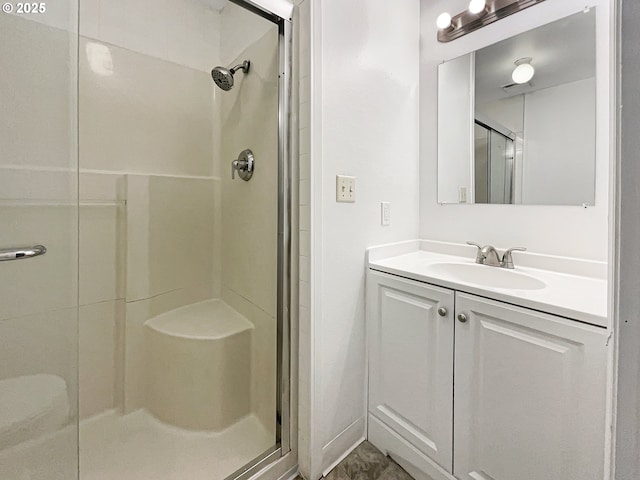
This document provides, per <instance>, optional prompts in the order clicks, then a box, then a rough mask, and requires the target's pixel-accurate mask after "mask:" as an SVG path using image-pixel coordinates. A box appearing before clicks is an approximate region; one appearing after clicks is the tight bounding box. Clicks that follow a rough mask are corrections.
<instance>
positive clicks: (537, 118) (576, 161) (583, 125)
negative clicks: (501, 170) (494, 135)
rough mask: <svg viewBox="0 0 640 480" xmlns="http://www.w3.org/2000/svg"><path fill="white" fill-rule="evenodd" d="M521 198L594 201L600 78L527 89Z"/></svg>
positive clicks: (543, 201)
mask: <svg viewBox="0 0 640 480" xmlns="http://www.w3.org/2000/svg"><path fill="white" fill-rule="evenodd" d="M524 98H525V104H524V129H525V136H524V161H523V167H524V172H523V192H522V201H523V203H526V204H536V205H580V204H581V203H587V204H589V205H591V204H593V193H592V192H593V188H594V185H595V155H594V151H595V147H596V142H595V130H596V111H595V79H594V78H590V79H586V80H580V81H577V82H571V83H566V84H562V85H559V86H557V87H553V88H545V89H543V90H537V91H535V92H531V93H527V94H526V95H525V96H524Z"/></svg>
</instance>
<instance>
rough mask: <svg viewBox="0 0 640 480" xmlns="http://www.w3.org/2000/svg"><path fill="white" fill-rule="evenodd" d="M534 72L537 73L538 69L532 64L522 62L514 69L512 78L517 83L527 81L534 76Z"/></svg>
mask: <svg viewBox="0 0 640 480" xmlns="http://www.w3.org/2000/svg"><path fill="white" fill-rule="evenodd" d="M534 73H536V70H535V68H533V66H532V65H531V64H529V63H521V64H520V65H518V66H517V67H516V68H515V69H514V70H513V73H512V74H511V78H512V79H513V81H514V82H515V83H527V82H528V81H529V80H531V79H532V78H533V74H534Z"/></svg>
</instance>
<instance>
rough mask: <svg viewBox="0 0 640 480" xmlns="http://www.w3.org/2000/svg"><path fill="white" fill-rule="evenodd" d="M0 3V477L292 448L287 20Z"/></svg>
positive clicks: (210, 464) (31, 477)
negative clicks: (1, 226) (28, 6)
mask: <svg viewBox="0 0 640 480" xmlns="http://www.w3.org/2000/svg"><path fill="white" fill-rule="evenodd" d="M5 5H9V6H8V7H6V6H5V7H3V12H4V13H0V64H1V65H2V67H3V73H2V75H0V105H2V109H1V110H0V220H1V222H2V225H3V228H2V229H1V230H0V283H1V284H2V286H3V288H2V290H1V291H0V478H2V479H3V480H27V479H28V480H70V479H74V478H75V479H79V480H98V479H116V478H117V479H119V480H151V479H153V480H178V479H180V480H183V479H189V480H200V479H202V480H205V479H206V480H216V479H220V480H222V479H244V478H249V477H251V476H253V475H255V474H256V473H257V472H258V471H261V470H262V469H264V468H265V467H269V466H273V465H276V464H277V463H278V462H281V461H282V460H283V459H284V458H285V457H287V456H288V454H289V453H290V450H291V436H290V417H291V414H290V407H291V389H290V359H291V354H290V352H291V348H290V346H291V345H290V343H291V342H290V340H291V339H290V331H291V330H290V320H291V319H290V313H289V312H290V310H291V309H290V306H291V303H292V302H291V284H292V270H291V238H292V234H291V219H292V212H291V208H292V207H291V205H292V202H291V193H292V192H291V184H292V182H291V176H292V166H291V157H292V155H291V141H290V136H291V135H290V129H291V127H290V122H291V116H290V92H291V85H292V80H291V77H292V69H291V56H292V53H291V52H292V14H293V6H292V5H291V4H290V3H289V2H287V1H286V0H280V1H268V0H230V1H223V0H172V1H170V2H152V1H146V0H135V1H134V0H132V1H127V2H125V1H123V0H110V1H104V0H102V1H100V0H81V1H74V0H67V1H62V2H45V3H40V4H38V5H39V7H38V8H37V9H29V13H25V11H24V7H21V8H20V9H19V8H18V4H17V3H12V2H9V3H6V4H5ZM293 281H295V279H293ZM289 457H290V456H289ZM267 470H268V469H267Z"/></svg>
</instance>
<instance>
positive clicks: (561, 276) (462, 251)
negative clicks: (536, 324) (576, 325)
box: [367, 240, 607, 327]
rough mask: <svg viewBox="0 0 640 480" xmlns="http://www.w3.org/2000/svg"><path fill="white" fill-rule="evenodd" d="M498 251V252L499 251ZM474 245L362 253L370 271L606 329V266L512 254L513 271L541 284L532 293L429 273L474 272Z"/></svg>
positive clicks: (400, 246)
mask: <svg viewBox="0 0 640 480" xmlns="http://www.w3.org/2000/svg"><path fill="white" fill-rule="evenodd" d="M498 250H499V251H500V252H502V250H501V249H498ZM475 258H476V248H475V247H473V246H467V245H460V244H451V243H445V242H433V241H425V240H412V241H409V242H402V243H397V244H392V245H385V246H381V247H373V248H370V249H368V250H367V263H368V266H369V268H371V269H373V270H377V271H380V272H386V273H390V274H393V275H398V276H401V277H405V278H410V279H413V280H417V281H420V282H425V283H430V284H433V285H439V286H442V287H447V288H451V289H454V290H458V291H462V292H467V293H472V294H475V295H480V296H483V297H487V298H491V299H494V300H499V301H503V302H507V303H511V304H514V305H520V306H523V307H527V308H532V309H535V310H539V311H542V312H547V313H552V314H555V315H561V316H563V317H567V318H571V319H575V320H579V321H582V322H585V323H590V324H592V325H598V326H601V327H606V326H607V280H606V271H607V269H606V263H604V262H594V261H589V260H581V259H573V258H567V257H553V256H547V255H539V254H531V253H520V252H514V254H513V260H514V264H515V269H514V270H511V272H515V273H520V274H524V275H528V276H529V277H532V278H534V279H537V280H539V281H541V282H543V283H544V287H542V288H536V289H515V288H497V287H487V286H485V285H481V284H476V283H472V282H470V281H467V280H465V279H461V278H460V277H459V276H458V277H455V278H454V277H453V276H450V275H447V274H446V273H442V272H439V271H437V269H433V268H431V267H432V266H433V265H435V264H441V263H457V264H468V265H476V266H477V267H478V268H499V267H489V266H483V265H477V264H476V263H475Z"/></svg>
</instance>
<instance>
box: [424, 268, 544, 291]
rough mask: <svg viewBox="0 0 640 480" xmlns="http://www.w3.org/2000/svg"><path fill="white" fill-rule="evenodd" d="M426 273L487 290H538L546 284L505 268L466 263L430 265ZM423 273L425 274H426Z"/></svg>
mask: <svg viewBox="0 0 640 480" xmlns="http://www.w3.org/2000/svg"><path fill="white" fill-rule="evenodd" d="M426 272H428V273H433V274H434V275H437V276H438V277H443V278H450V279H451V280H454V281H459V282H468V283H474V284H476V285H481V286H485V287H488V288H501V289H513V290H540V289H543V288H545V287H546V284H545V283H544V282H542V281H541V280H538V279H537V278H534V277H531V276H529V275H527V274H524V273H519V272H515V271H513V270H509V269H506V268H500V267H489V266H486V265H476V264H468V263H432V264H429V265H427V266H426ZM426 272H425V273H426Z"/></svg>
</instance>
